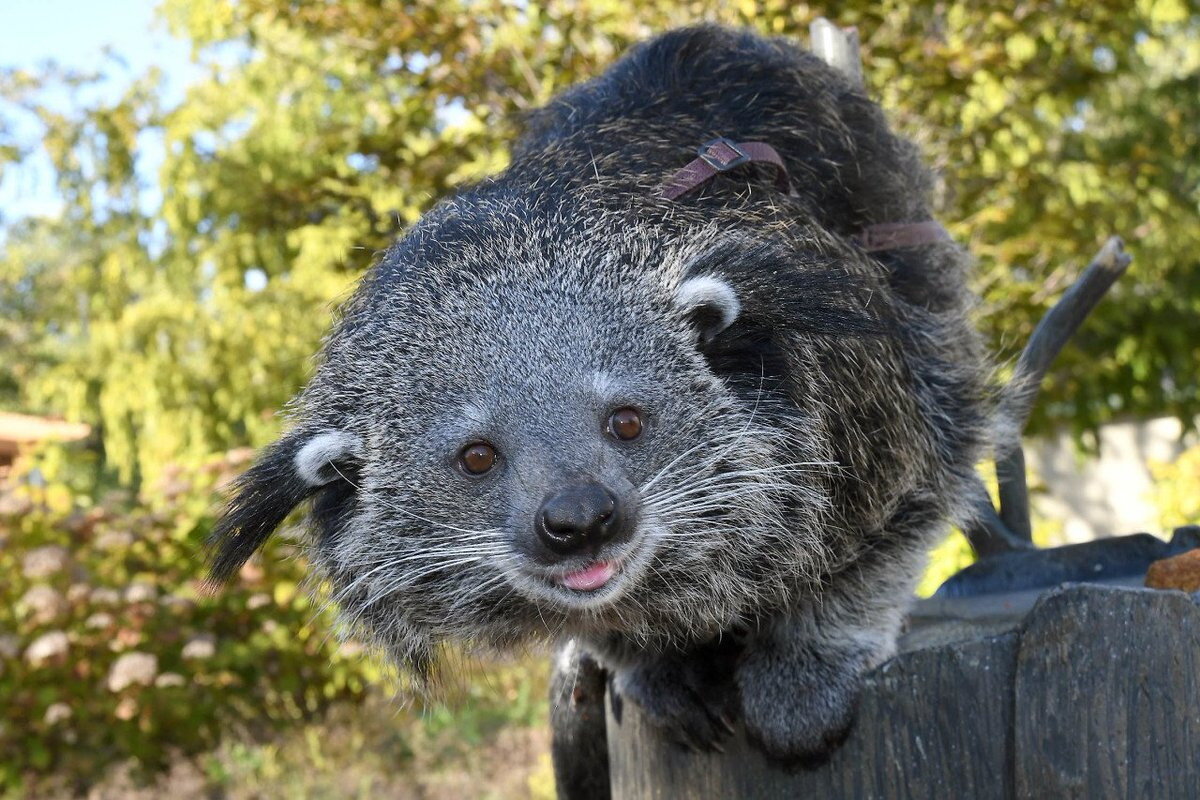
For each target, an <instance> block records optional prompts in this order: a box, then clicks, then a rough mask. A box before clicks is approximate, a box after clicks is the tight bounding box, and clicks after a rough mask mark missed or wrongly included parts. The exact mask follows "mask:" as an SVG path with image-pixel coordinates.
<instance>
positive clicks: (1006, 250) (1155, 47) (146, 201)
mask: <svg viewBox="0 0 1200 800" xmlns="http://www.w3.org/2000/svg"><path fill="white" fill-rule="evenodd" d="M819 13H823V14H825V15H827V16H830V17H831V18H832V19H834V20H835V21H837V22H838V23H840V24H843V25H847V24H852V25H856V26H858V29H859V31H860V32H861V34H862V36H863V40H864V49H863V54H864V61H865V73H866V75H867V78H868V81H869V84H870V90H871V92H872V94H873V95H874V96H876V97H878V98H879V99H880V100H881V101H882V103H883V104H884V106H885V107H886V108H887V109H888V110H889V112H890V113H891V114H892V116H893V118H894V119H895V120H896V121H897V123H898V125H899V126H900V128H901V129H903V130H904V131H905V132H906V133H908V134H910V135H912V136H915V137H916V138H917V139H918V140H920V141H921V142H922V144H923V146H924V149H925V151H926V153H927V154H928V156H929V157H930V158H931V159H932V160H933V161H934V162H935V163H936V164H937V165H938V167H939V168H940V169H941V171H942V173H943V175H944V181H943V185H942V187H941V188H940V189H939V203H940V206H941V214H942V217H943V219H944V220H946V221H947V223H948V224H949V225H950V226H951V228H952V230H953V231H954V233H955V234H956V235H958V236H959V237H960V238H961V239H962V240H964V241H966V242H969V243H970V246H971V248H972V249H973V251H974V252H975V253H977V254H978V256H979V260H980V267H981V270H980V279H979V287H980V289H981V291H982V293H983V297H984V305H983V308H982V310H981V311H982V313H981V316H982V318H983V323H984V327H985V329H986V331H987V333H988V334H989V336H990V338H991V340H992V342H993V344H994V345H995V346H996V349H997V351H998V352H999V353H1000V354H1001V355H1002V356H1004V357H1009V356H1011V355H1013V354H1014V353H1015V351H1016V350H1017V349H1018V348H1019V347H1020V345H1021V344H1022V343H1023V342H1024V340H1025V339H1026V337H1027V336H1028V334H1029V332H1030V330H1031V329H1032V326H1033V325H1034V323H1035V322H1036V320H1037V319H1038V318H1039V317H1040V315H1041V313H1042V312H1043V311H1044V310H1045V309H1046V308H1047V307H1048V306H1049V305H1050V304H1051V303H1052V302H1053V301H1054V299H1055V298H1056V297H1057V295H1058V294H1059V293H1060V292H1061V291H1062V289H1063V288H1064V287H1065V286H1066V285H1068V284H1069V282H1070V280H1071V278H1072V276H1073V275H1074V274H1075V273H1076V272H1077V271H1078V270H1079V269H1080V268H1081V267H1082V266H1083V264H1084V263H1086V261H1087V259H1088V258H1089V257H1090V255H1091V253H1092V252H1093V251H1094V250H1095V248H1096V246H1097V245H1098V243H1099V242H1100V241H1102V239H1103V238H1104V237H1105V236H1107V235H1108V234H1111V233H1120V234H1122V235H1124V236H1126V237H1127V239H1128V240H1129V242H1130V247H1131V249H1132V250H1133V251H1134V253H1135V256H1136V261H1135V266H1134V268H1133V271H1132V272H1131V274H1130V275H1129V276H1128V277H1127V278H1125V279H1123V281H1122V283H1121V285H1119V286H1118V287H1117V289H1116V290H1115V291H1114V293H1113V296H1112V297H1111V298H1110V299H1108V300H1106V301H1105V303H1104V304H1103V305H1102V307H1101V308H1100V309H1099V310H1098V311H1097V312H1096V314H1095V316H1094V318H1093V319H1091V320H1089V322H1088V323H1087V325H1086V326H1085V328H1084V330H1083V332H1082V333H1081V334H1080V335H1079V337H1078V338H1077V340H1076V342H1075V343H1074V344H1073V345H1072V346H1071V347H1070V348H1068V351H1067V352H1065V353H1064V354H1063V356H1062V358H1061V360H1060V362H1059V363H1058V364H1057V365H1056V367H1055V369H1054V370H1053V374H1052V376H1051V378H1050V379H1049V381H1048V386H1047V391H1046V400H1045V402H1043V403H1042V404H1041V405H1040V406H1039V408H1038V410H1037V412H1036V416H1035V419H1034V420H1033V424H1034V427H1035V429H1036V428H1044V427H1045V426H1046V425H1048V424H1050V423H1064V422H1065V423H1068V424H1070V425H1071V426H1073V427H1074V428H1075V429H1077V430H1084V429H1087V428H1089V427H1091V426H1093V425H1095V424H1097V423H1099V422H1101V421H1103V420H1105V419H1108V418H1110V417H1112V416H1113V415H1117V414H1127V413H1134V414H1160V413H1174V414H1178V415H1180V416H1181V417H1182V418H1183V419H1185V420H1188V421H1189V424H1190V420H1191V419H1192V418H1193V416H1194V415H1195V414H1196V413H1197V412H1198V411H1200V389H1198V387H1197V374H1198V373H1197V372H1196V370H1195V369H1194V365H1195V364H1196V363H1197V362H1198V361H1200V339H1198V338H1197V337H1195V336H1194V335H1192V333H1193V331H1192V329H1193V327H1194V320H1195V318H1196V315H1197V313H1198V312H1200V265H1198V263H1197V256H1196V254H1197V253H1198V252H1200V226H1197V225H1196V224H1195V220H1196V214H1197V205H1198V203H1200V189H1198V188H1197V187H1198V185H1200V159H1197V158H1196V154H1197V152H1200V147H1198V137H1200V10H1198V9H1197V6H1196V5H1195V4H1194V2H1188V1H1187V0H1137V2H1128V0H1121V1H1120V2H1118V1H1117V0H1086V1H1085V0H1065V2H1061V3H1055V4H1033V3H1017V4H1015V5H1014V4H1012V3H1000V2H994V1H993V2H984V3H978V2H970V3H967V2H951V3H945V2H937V3H934V2H916V3H912V2H900V0H885V1H884V2H865V1H864V0H854V1H852V2H847V3H842V4H839V5H838V6H837V7H836V8H832V7H831V8H824V9H823V8H818V7H810V6H807V5H803V4H801V5H795V4H791V3H785V2H783V1H782V0H761V1H760V2H748V1H747V2H737V3H733V4H729V3H716V2H672V3H662V4H657V5H655V6H654V7H653V8H651V7H648V6H641V7H637V6H631V5H629V4H627V3H616V2H612V0H573V1H572V2H565V0H551V1H550V2H538V3H508V2H502V1H501V0H483V2H476V1H474V0H472V2H466V0H438V2H433V1H432V0H418V2H414V3H406V4H403V5H401V4H398V3H393V2H379V0H341V1H340V2H338V3H288V2H282V0H239V2H233V0H198V1H195V2H193V1H191V0H165V2H164V4H163V14H164V16H165V17H166V19H167V20H168V22H169V23H170V25H171V27H172V29H173V30H174V31H176V32H177V33H178V34H179V35H181V36H184V37H187V38H188V39H190V40H191V41H192V43H193V45H194V52H195V54H196V58H197V59H198V61H199V63H200V64H201V65H203V67H204V71H205V77H203V78H202V79H201V80H199V81H197V82H196V83H195V84H194V85H193V86H191V87H190V89H189V90H188V93H187V96H186V99H185V100H184V101H183V102H182V103H181V104H179V105H178V106H176V107H173V108H162V107H160V105H159V101H158V99H157V95H156V87H157V86H158V77H157V76H155V75H153V74H152V75H147V76H145V77H144V78H142V79H140V80H137V81H135V82H134V83H133V84H132V85H131V86H130V88H129V90H128V91H127V92H126V93H125V94H124V95H123V96H121V97H119V98H117V99H116V100H115V101H113V100H109V101H102V100H96V99H94V98H93V99H90V100H89V99H88V97H90V95H87V94H86V92H84V91H83V90H84V89H86V87H87V86H88V85H90V81H91V80H92V79H93V76H77V75H68V74H63V73H62V72H60V71H57V70H54V69H50V70H48V71H46V72H45V73H41V74H25V73H18V72H9V73H7V74H5V75H3V76H2V77H0V99H7V101H8V103H7V105H6V106H4V105H0V169H19V168H20V166H21V164H22V163H23V160H24V159H25V157H26V156H27V154H28V152H29V149H30V148H34V147H38V146H40V147H42V148H43V149H44V151H45V152H47V153H49V155H50V157H51V159H52V160H53V163H54V166H55V169H56V174H57V178H58V182H59V188H60V191H61V193H62V196H63V197H64V200H65V205H64V209H63V211H62V214H61V215H60V216H59V217H57V218H50V219H36V220H26V221H20V222H15V223H10V224H9V225H8V226H7V228H6V230H5V231H4V236H3V237H2V238H0V241H3V244H2V245H0V246H2V247H3V255H2V256H0V310H2V311H3V312H4V313H3V314H0V319H4V320H5V323H4V324H0V346H4V347H5V348H6V349H8V350H10V351H11V352H13V353H14V354H15V356H16V357H15V358H13V359H5V360H4V363H3V364H2V365H0V402H5V403H8V404H10V405H19V406H22V407H25V408H28V409H31V410H38V409H46V410H54V411H60V412H66V413H67V414H68V415H69V416H71V417H73V418H78V419H82V420H85V421H89V422H93V423H97V424H99V425H100V426H101V432H102V441H103V445H104V449H105V457H106V463H108V464H109V465H110V466H112V467H114V468H116V469H118V470H119V472H120V477H121V479H122V480H125V481H133V480H136V479H138V478H139V477H140V476H142V475H146V476H150V477H153V475H154V474H155V473H156V472H157V471H159V470H160V469H161V468H162V466H163V465H164V464H166V463H169V462H172V461H177V460H180V459H195V458H200V457H202V456H204V455H205V454H208V453H213V452H219V451H222V450H224V449H226V448H228V447H232V446H240V445H243V444H246V443H250V444H260V443H262V442H264V441H265V440H266V439H268V438H269V437H270V436H272V435H273V434H274V433H275V431H276V429H277V426H278V422H277V420H276V418H275V416H274V414H275V412H276V410H277V409H279V408H280V406H281V405H282V404H283V403H284V401H285V400H286V398H287V397H288V396H289V395H290V394H291V393H292V392H294V391H295V390H296V389H297V388H298V387H299V385H300V384H301V383H302V381H303V380H304V377H305V375H306V374H307V371H308V369H309V361H308V359H309V356H310V354H311V353H312V352H313V351H314V349H315V347H316V345H317V342H318V340H319V338H320V336H321V334H322V332H323V331H324V330H325V329H326V328H327V326H328V324H329V317H330V309H331V307H332V306H333V305H334V304H336V302H337V301H338V299H339V298H341V297H343V296H344V295H345V294H346V292H347V291H348V289H349V287H350V286H352V284H353V282H354V280H355V278H356V277H357V276H358V275H360V274H361V273H362V271H363V270H364V269H365V268H366V266H367V265H368V264H369V262H370V261H371V259H372V258H373V256H374V253H375V252H377V251H378V250H379V249H381V248H383V247H385V246H386V245H387V243H388V242H389V241H390V240H391V239H392V238H393V237H394V236H395V235H396V234H397V233H398V232H400V231H401V230H402V228H403V227H404V226H405V225H407V224H408V223H411V222H412V221H413V220H414V219H416V218H417V217H418V215H419V214H420V213H421V212H422V211H424V210H425V209H426V208H428V207H429V205H430V204H431V203H433V202H434V201H435V200H436V199H437V198H439V197H441V196H443V195H445V194H446V193H448V192H451V191H453V190H454V189H455V187H457V186H460V185H462V184H463V183H465V182H468V181H470V180H473V179H475V178H478V177H479V176H481V175H484V174H486V173H488V172H492V171H494V170H496V169H497V168H499V167H501V166H502V165H503V163H504V161H505V157H506V156H505V144H504V143H505V141H506V139H507V137H508V136H509V135H510V134H511V133H512V131H513V129H514V125H515V122H516V118H517V116H518V115H519V114H520V112H522V111H523V110H525V109H528V108H530V107H532V106H535V105H537V104H538V103H541V102H543V101H544V100H545V99H547V98H548V97H549V96H550V95H551V93H552V92H554V91H555V90H557V89H559V88H561V87H563V86H565V85H567V84H569V83H572V82H574V81H577V80H580V79H583V78H587V77H589V76H592V75H595V74H597V73H598V72H600V71H601V70H602V69H603V68H604V66H605V65H607V64H608V63H609V62H610V61H611V60H612V59H613V58H614V57H615V56H616V55H617V54H619V53H620V52H621V51H622V50H624V49H625V48H626V47H627V46H629V45H630V44H631V43H632V42H634V41H637V40H640V39H642V38H645V37H646V36H647V35H649V34H650V33H652V32H654V31H656V30H661V29H663V28H666V27H669V26H671V25H675V24H680V23H684V22H689V21H695V20H699V19H714V20H721V21H725V22H730V23H734V24H743V25H752V26H754V27H757V28H759V29H760V30H763V31H768V32H771V33H777V34H784V35H789V36H793V37H796V38H798V39H801V40H803V39H804V37H805V35H806V34H805V31H806V28H807V25H808V23H809V22H810V21H811V19H812V18H813V17H815V16H816V15H817V14H819ZM64 84H65V85H68V86H71V87H75V89H77V90H78V91H79V92H80V94H79V95H78V96H79V98H80V100H79V104H78V105H76V106H75V107H72V108H70V109H67V110H62V109H58V108H57V107H55V106H54V104H52V103H51V102H50V101H49V99H48V96H49V95H48V92H49V90H51V89H53V88H54V87H60V86H63V85H64ZM18 114H25V115H27V116H28V115H32V117H33V118H36V119H37V120H38V122H39V125H40V127H41V131H42V134H43V135H42V136H41V137H40V144H39V143H34V142H26V141H23V140H19V139H18V138H16V136H15V134H13V133H12V131H13V130H16V128H15V127H11V126H6V125H4V124H3V120H4V118H5V117H6V116H13V115H18ZM158 141H161V143H162V145H163V147H164V148H165V159H164V160H163V163H162V166H161V168H160V170H159V172H158V174H157V176H152V177H153V180H152V182H151V183H152V185H145V183H146V182H145V180H144V179H143V177H144V176H142V175H140V174H139V171H138V166H137V165H138V163H139V159H144V158H145V155H144V153H145V151H146V149H147V148H148V147H152V146H153V145H154V143H155V142H158ZM666 169H668V166H667V165H664V170H666ZM143 172H144V170H143ZM264 279H265V280H264ZM264 283H265V285H263V284H264ZM6 397H7V398H8V399H4V398H6Z"/></svg>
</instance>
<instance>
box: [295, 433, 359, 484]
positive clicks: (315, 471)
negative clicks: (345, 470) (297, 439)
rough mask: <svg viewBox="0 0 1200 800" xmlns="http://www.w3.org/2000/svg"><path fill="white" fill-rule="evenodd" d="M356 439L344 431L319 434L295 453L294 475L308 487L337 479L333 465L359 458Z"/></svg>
mask: <svg viewBox="0 0 1200 800" xmlns="http://www.w3.org/2000/svg"><path fill="white" fill-rule="evenodd" d="M361 449H362V448H361V446H360V445H359V441H358V438H357V437H355V436H352V435H350V434H349V433H346V432H345V431H326V432H325V433H319V434H317V435H316V436H314V437H313V438H311V439H309V440H308V442H307V443H306V444H305V445H304V446H303V447H301V448H300V450H299V451H298V452H297V453H296V474H297V475H299V476H300V480H302V481H304V482H305V483H307V484H308V485H309V486H324V485H325V484H327V483H331V482H332V481H334V480H336V479H337V477H338V473H337V470H336V469H335V468H334V467H333V463H334V462H335V461H338V460H344V459H345V458H346V457H347V456H351V457H355V458H358V457H361Z"/></svg>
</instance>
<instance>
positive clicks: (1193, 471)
mask: <svg viewBox="0 0 1200 800" xmlns="http://www.w3.org/2000/svg"><path fill="white" fill-rule="evenodd" d="M1150 469H1151V473H1152V474H1153V475H1154V504H1155V505H1156V506H1158V510H1159V519H1160V521H1161V523H1162V526H1163V530H1164V531H1169V530H1172V529H1173V528H1176V527H1178V526H1180V525H1196V524H1197V523H1200V445H1193V446H1192V447H1190V448H1188V449H1187V450H1185V451H1184V452H1183V453H1182V454H1180V456H1179V457H1178V458H1177V459H1175V460H1174V461H1172V462H1170V463H1167V464H1151V465H1150Z"/></svg>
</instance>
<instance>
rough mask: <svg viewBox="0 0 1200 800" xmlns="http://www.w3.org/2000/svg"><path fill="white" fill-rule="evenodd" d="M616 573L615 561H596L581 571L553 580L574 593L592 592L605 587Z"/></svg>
mask: <svg viewBox="0 0 1200 800" xmlns="http://www.w3.org/2000/svg"><path fill="white" fill-rule="evenodd" d="M617 572H618V565H617V563H616V562H615V561H597V562H595V563H593V564H589V565H588V566H586V567H584V568H583V569H577V570H575V571H573V572H568V573H566V574H565V575H562V576H559V577H557V578H556V579H555V580H556V581H557V583H558V584H559V585H561V586H562V587H563V588H566V589H570V590H571V591H574V592H594V591H596V590H598V589H600V588H602V587H603V586H605V585H606V584H607V583H608V582H609V581H610V580H612V579H613V576H615V575H616V574H617Z"/></svg>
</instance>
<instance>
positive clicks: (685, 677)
mask: <svg viewBox="0 0 1200 800" xmlns="http://www.w3.org/2000/svg"><path fill="white" fill-rule="evenodd" d="M727 678H728V676H727ZM613 688H614V690H615V693H614V697H613V702H614V703H620V702H622V701H623V700H624V699H626V698H628V699H630V700H633V701H634V702H635V703H637V704H638V705H639V706H640V707H641V709H642V712H643V713H644V714H645V716H646V719H647V720H648V721H649V722H650V724H652V725H653V726H655V727H656V728H658V729H659V730H660V731H662V733H663V735H664V736H666V737H667V738H668V739H670V740H671V741H673V742H675V743H676V744H678V745H681V746H682V747H685V748H687V749H688V750H694V751H703V752H708V751H713V750H715V751H718V752H720V751H721V750H722V747H721V742H722V741H723V740H724V739H725V738H726V737H728V736H729V734H731V733H732V732H733V722H734V718H735V714H736V710H737V702H736V694H735V692H734V688H733V684H732V681H731V680H728V679H726V680H723V681H722V680H717V679H714V676H713V675H711V674H709V672H708V670H706V669H704V668H702V667H701V665H698V664H694V663H689V662H688V661H686V660H684V659H669V660H661V661H653V662H650V663H647V664H644V665H639V666H637V667H633V668H631V669H626V670H622V671H621V672H620V673H618V674H617V675H616V677H615V678H614V681H613Z"/></svg>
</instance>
